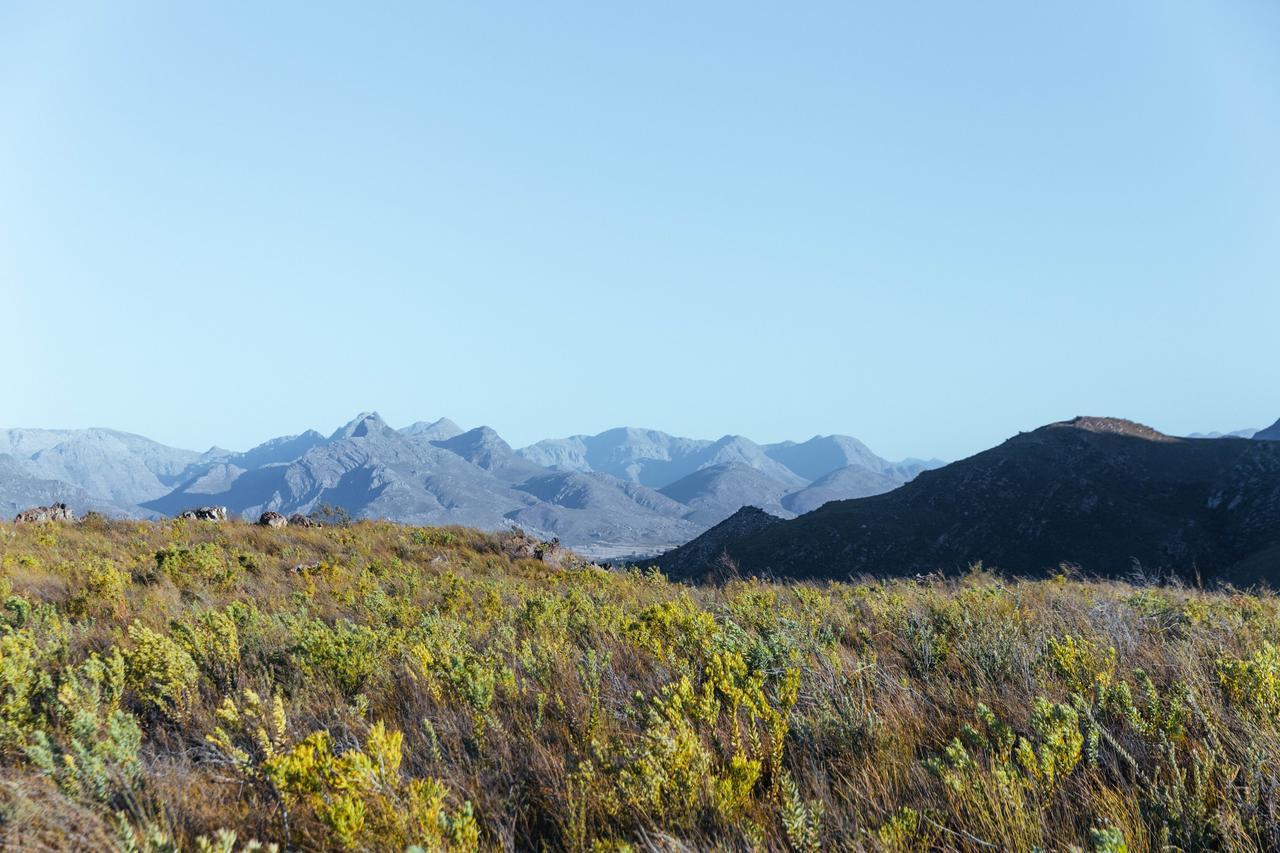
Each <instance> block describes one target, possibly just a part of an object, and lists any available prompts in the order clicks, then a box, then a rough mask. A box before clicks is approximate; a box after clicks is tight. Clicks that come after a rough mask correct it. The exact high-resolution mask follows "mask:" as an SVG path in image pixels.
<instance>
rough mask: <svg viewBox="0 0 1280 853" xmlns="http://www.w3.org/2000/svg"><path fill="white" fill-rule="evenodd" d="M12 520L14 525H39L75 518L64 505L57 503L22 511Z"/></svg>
mask: <svg viewBox="0 0 1280 853" xmlns="http://www.w3.org/2000/svg"><path fill="white" fill-rule="evenodd" d="M13 520H14V523H15V524H39V523H42V522H46V521H75V520H76V516H75V513H73V512H72V511H71V510H70V509H68V508H67V505H66V504H63V503H57V504H52V505H51V506H33V507H31V508H30V509H24V510H23V511H22V512H20V513H18V515H17V516H16V517H15V518H14V519H13Z"/></svg>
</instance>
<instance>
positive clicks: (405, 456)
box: [0, 413, 941, 556]
mask: <svg viewBox="0 0 1280 853" xmlns="http://www.w3.org/2000/svg"><path fill="white" fill-rule="evenodd" d="M939 464H941V462H939V461H938V460H930V461H924V460H918V459H908V460H903V461H901V462H890V461H888V460H885V459H882V458H880V457H879V456H877V455H876V454H875V453H873V452H872V451H871V450H870V449H868V448H867V447H866V446H865V445H864V444H862V443H861V442H860V441H858V440H857V439H855V438H852V437H849V436H840V435H832V436H815V437H813V438H811V439H809V440H807V441H804V442H800V443H797V442H782V443H778V444H766V445H759V444H756V443H755V442H753V441H751V440H750V439H747V438H744V437H742V436H725V437H723V438H720V439H718V440H714V441H712V440H705V439H690V438H680V437H677V436H672V435H668V434H666V433H663V432H658V431H656V430H646V429H633V428H619V429H614V430H609V431H607V432H604V433H601V434H599V435H594V436H587V435H576V436H571V437H569V438H563V439H548V440H545V441H540V442H538V443H536V444H534V445H532V446H530V447H526V448H522V449H519V450H517V449H514V448H512V447H511V446H510V445H509V444H507V442H506V441H504V440H503V439H502V437H501V436H500V435H498V433H496V432H495V431H494V430H492V429H490V428H488V427H477V428H475V429H472V430H467V431H464V430H463V429H462V428H461V427H459V426H457V425H456V424H454V423H453V422H452V421H450V420H448V419H446V418H441V419H440V420H437V421H434V422H425V421H420V422H417V423H413V424H411V425H409V426H406V427H404V428H401V429H394V428H392V427H391V426H389V425H388V424H387V423H386V422H384V421H383V420H382V418H381V417H379V416H378V415H377V414H374V413H367V414H361V415H359V416H358V417H356V418H355V419H353V420H352V421H350V422H349V423H347V424H345V425H344V426H342V427H341V428H339V429H338V430H336V431H335V432H333V433H332V434H331V435H329V436H327V437H326V436H325V435H323V434H321V433H319V432H316V431H314V430H309V431H307V432H304V433H302V434H300V435H295V436H283V437H279V438H274V439H271V440H270V441H266V442H264V443H262V444H260V445H258V446H256V447H254V448H252V449H250V450H248V451H244V452H232V451H228V450H224V449H221V448H217V447H214V448H211V449H209V450H207V451H205V452H204V453H198V452H195V451H191V450H180V449H176V448H171V447H166V446H164V445H162V444H159V443H157V442H154V441H151V440H149V439H146V438H143V437H141V436H137V435H131V434H128V433H122V432H117V431H113V430H108V429H86V430H43V429H10V430H5V431H0V510H3V512H4V513H6V514H8V515H12V514H13V513H15V512H17V511H19V510H21V509H23V508H25V507H26V506H29V505H32V504H37V503H49V502H52V501H54V500H60V501H65V502H66V503H68V504H69V505H71V507H72V508H73V509H75V510H78V511H87V510H96V511H100V512H106V513H109V514H114V515H124V516H135V517H148V516H155V515H173V514H176V513H178V512H181V511H182V510H184V509H187V508H190V507H193V506H197V505H205V504H216V505H225V506H227V507H228V508H229V510H230V511H231V512H232V513H235V514H239V515H242V516H244V517H248V518H256V517H257V515H258V514H259V513H261V512H263V511H266V510H275V511H278V512H281V513H286V514H288V513H293V512H302V513H304V514H305V513H308V512H311V511H313V510H315V509H316V508H318V507H320V506H322V505H325V504H328V505H330V506H337V507H342V508H343V509H345V510H346V511H348V512H349V513H351V515H352V516H355V517H370V518H387V519H393V520H397V521H404V522H411V523H418V524H465V525H471V526H475V527H480V528H484V529H499V528H503V527H509V526H513V525H514V526H519V527H522V528H524V529H526V530H528V531H530V532H532V533H535V534H537V535H540V536H543V537H546V538H550V537H552V536H555V537H559V538H560V539H562V540H563V541H564V542H566V543H568V544H570V545H573V546H575V547H578V548H579V549H582V550H584V551H585V552H589V553H593V554H598V555H601V556H609V555H621V554H626V553H634V552H645V551H655V550H661V549H664V548H669V547H672V546H674V545H678V544H680V543H682V542H685V541H687V540H689V539H691V538H693V537H694V536H696V535H698V534H699V533H700V532H701V531H703V530H705V529H706V528H707V527H710V526H711V525H714V524H716V523H718V522H720V521H723V520H724V519H725V518H727V517H728V516H730V515H732V514H733V513H734V512H735V511H737V510H738V509H739V508H741V507H743V506H747V505H752V506H759V507H761V508H763V509H766V510H768V511H769V512H770V513H772V514H774V515H778V516H782V517H791V516H793V515H796V514H800V513H803V512H807V511H809V510H811V509H813V508H815V507H817V506H820V505H821V504H822V503H825V502H826V501H829V500H838V499H846V498H856V497H863V496H867V495H874V494H878V493H880V492H884V491H887V490H889V489H892V488H895V487H897V486H899V485H901V484H902V483H905V482H907V481H909V480H910V479H912V478H913V477H914V476H915V475H916V474H918V473H919V472H920V471H922V470H925V469H927V468H930V467H934V466H936V465H939Z"/></svg>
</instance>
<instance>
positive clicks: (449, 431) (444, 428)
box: [400, 418, 462, 441]
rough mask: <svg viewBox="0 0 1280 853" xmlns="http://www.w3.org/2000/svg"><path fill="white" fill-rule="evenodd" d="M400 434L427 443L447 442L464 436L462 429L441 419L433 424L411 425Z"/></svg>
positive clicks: (420, 422) (423, 422)
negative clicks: (455, 437)
mask: <svg viewBox="0 0 1280 853" xmlns="http://www.w3.org/2000/svg"><path fill="white" fill-rule="evenodd" d="M400 434H401V435H408V436H413V437H415V438H421V439H424V440H426V441H445V440H447V439H450V438H453V437H454V436H458V435H462V427H460V426H458V425H457V424H455V423H454V422H453V421H451V420H449V419H448V418H440V419H439V420H437V421H432V422H431V423H428V422H426V421H418V422H417V423H412V424H409V426H407V427H405V428H404V429H402V430H400Z"/></svg>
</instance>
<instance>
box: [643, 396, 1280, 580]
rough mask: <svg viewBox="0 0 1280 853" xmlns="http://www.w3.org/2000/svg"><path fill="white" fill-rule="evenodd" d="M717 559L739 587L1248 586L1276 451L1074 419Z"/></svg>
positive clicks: (1269, 523)
mask: <svg viewBox="0 0 1280 853" xmlns="http://www.w3.org/2000/svg"><path fill="white" fill-rule="evenodd" d="M706 535H709V534H704V536H706ZM716 546H717V549H718V553H717V557H718V556H719V554H720V553H723V554H725V555H727V556H728V558H730V559H731V560H733V561H734V562H735V563H736V564H737V565H738V567H739V568H740V570H741V571H742V572H744V573H746V574H765V575H778V576H790V577H804V578H843V577H849V576H851V575H858V574H862V573H868V574H910V573H915V572H931V571H937V570H941V571H944V572H954V571H962V570H964V569H965V568H967V567H968V566H969V565H970V564H972V563H974V562H978V561H983V562H985V563H986V564H987V565H993V566H995V567H997V568H1000V569H1002V570H1005V571H1008V572H1012V573H1017V574H1033V575H1034V574H1043V573H1046V572H1050V571H1054V570H1056V567H1057V566H1058V565H1060V564H1062V563H1070V564H1074V565H1078V566H1080V567H1081V568H1082V569H1083V570H1084V571H1086V572H1089V573H1094V574H1099V575H1110V576H1118V575H1124V574H1126V573H1128V572H1131V571H1132V570H1133V568H1134V566H1135V565H1141V566H1142V567H1144V568H1145V569H1146V570H1150V571H1156V572H1158V573H1170V574H1174V575H1177V576H1180V577H1182V578H1184V579H1188V580H1194V579H1196V578H1198V577H1204V578H1209V577H1214V578H1223V579H1232V580H1240V581H1248V580H1251V579H1255V578H1256V577H1257V576H1258V575H1259V572H1260V569H1259V562H1258V560H1259V559H1260V555H1266V554H1270V553H1275V550H1274V549H1276V548H1277V547H1280V443H1272V442H1267V441H1254V440H1250V439H1239V438H1219V439H1192V438H1178V437H1174V436H1168V435H1165V434H1163V433H1160V432H1158V431H1156V430H1153V429H1151V428H1150V427H1146V426H1143V425H1141V424H1136V423H1134V422H1132V421H1125V420H1122V419H1115V418H1076V419H1073V420H1071V421H1061V422H1057V423H1053V424H1047V425H1045V426H1043V427H1040V428H1039V429H1036V430H1033V431H1031V432H1026V433H1020V434H1018V435H1016V436H1014V437H1012V438H1010V439H1008V440H1006V441H1005V442H1003V443H1002V444H1000V445H997V446H996V447H993V448H990V449H988V450H985V451H983V452H981V453H978V454H975V455H974V456H971V457H968V458H967V459H963V460H960V461H958V462H953V463H951V464H950V465H946V466H944V467H942V468H939V469H935V470H931V471H925V472H922V473H921V474H920V475H919V476H918V477H916V478H915V479H914V480H912V481H911V482H910V483H907V484H905V485H903V486H902V487H900V488H898V489H896V490H894V491H891V492H886V493H883V494H879V495H875V496H870V497H865V498H860V499H853V500H841V501H833V502H829V503H826V504H824V505H823V506H821V507H820V508H817V509H815V510H813V511H812V512H809V513H807V514H805V515H801V516H799V517H798V518H795V519H792V520H780V521H778V522H777V523H776V524H772V525H770V526H768V527H767V528H766V529H762V530H758V531H754V532H749V533H747V534H746V535H743V536H740V537H736V538H730V539H724V538H723V537H722V538H721V539H720V540H718V541H717V542H716ZM706 551H707V547H706V543H700V542H699V540H697V539H695V540H693V541H692V542H690V543H687V544H686V545H685V546H682V547H681V548H677V549H674V550H673V551H671V552H668V553H666V554H663V555H661V556H660V557H658V558H656V560H655V561H654V562H655V563H656V564H657V565H658V566H660V567H661V568H663V569H664V570H665V571H667V572H669V573H671V574H673V575H675V576H681V577H696V576H698V574H699V573H700V572H704V571H708V570H709V569H710V568H711V567H709V566H707V565H705V564H704V563H705V553H706ZM1274 572H1275V566H1271V567H1270V574H1274Z"/></svg>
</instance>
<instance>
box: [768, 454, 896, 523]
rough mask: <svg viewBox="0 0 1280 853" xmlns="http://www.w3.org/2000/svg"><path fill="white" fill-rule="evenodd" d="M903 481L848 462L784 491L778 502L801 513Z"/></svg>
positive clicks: (889, 487)
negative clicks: (780, 500)
mask: <svg viewBox="0 0 1280 853" xmlns="http://www.w3.org/2000/svg"><path fill="white" fill-rule="evenodd" d="M903 482H904V481H903V480H902V479H899V477H897V476H894V474H893V473H885V472H879V471H869V470H867V469H866V468H863V467H861V466H858V465H849V466H847V467H845V468H838V469H836V470H835V471H832V472H831V473H829V474H826V475H824V476H822V477H820V478H818V479H817V480H814V481H813V482H812V483H810V484H809V485H808V486H805V487H804V488H803V489H799V490H797V491H794V492H791V493H790V494H788V495H786V496H785V497H783V498H782V506H783V508H784V509H786V510H787V511H788V512H790V513H793V514H795V515H804V514H805V513H806V512H812V511H813V510H815V509H817V508H818V507H820V506H822V505H823V504H827V503H830V502H831V501H843V500H850V499H852V498H866V497H870V496H871V495H879V494H883V493H884V492H888V491H892V490H893V489H896V488H897V487H898V486H900V485H902V483H903Z"/></svg>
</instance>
